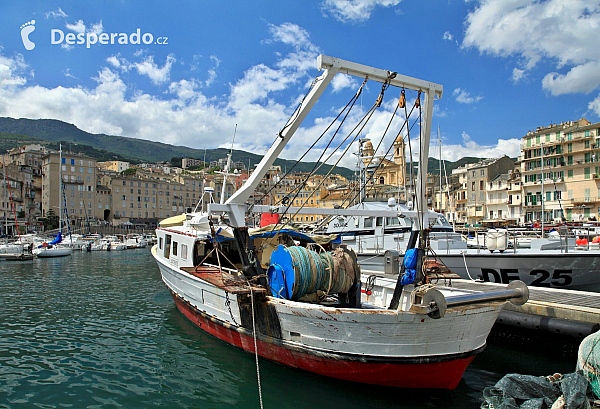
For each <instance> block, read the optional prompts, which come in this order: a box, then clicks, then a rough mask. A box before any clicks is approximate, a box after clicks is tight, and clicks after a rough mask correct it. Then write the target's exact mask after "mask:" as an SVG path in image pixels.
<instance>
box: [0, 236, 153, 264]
mask: <svg viewBox="0 0 600 409" xmlns="http://www.w3.org/2000/svg"><path fill="white" fill-rule="evenodd" d="M154 242H156V236H154V235H153V234H148V233H146V234H127V235H122V234H117V235H102V234H85V235H82V234H70V235H67V236H62V235H61V234H58V235H57V236H55V237H54V239H52V240H51V239H49V238H48V237H43V236H41V235H38V234H25V235H22V236H20V237H19V238H17V239H16V240H15V241H12V242H9V243H5V244H0V259H5V260H26V259H31V258H33V256H37V257H40V258H42V257H62V256H68V255H70V254H72V252H73V251H74V250H82V251H121V250H127V249H136V248H144V247H146V246H148V245H149V244H152V243H154ZM28 256H30V257H28Z"/></svg>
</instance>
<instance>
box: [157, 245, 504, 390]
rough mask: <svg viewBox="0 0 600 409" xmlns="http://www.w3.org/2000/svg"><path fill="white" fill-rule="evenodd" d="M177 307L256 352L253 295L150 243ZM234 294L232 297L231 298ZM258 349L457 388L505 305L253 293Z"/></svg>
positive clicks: (367, 379) (286, 358)
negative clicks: (386, 303)
mask: <svg viewBox="0 0 600 409" xmlns="http://www.w3.org/2000/svg"><path fill="white" fill-rule="evenodd" d="M152 254H153V256H154V257H155V259H156V261H157V263H158V266H159V268H160V271H161V274H162V278H163V281H164V283H165V284H166V286H167V287H168V288H169V290H170V291H171V293H172V295H173V298H174V300H175V303H176V305H177V307H178V309H179V310H180V311H181V312H182V313H183V314H184V315H185V316H186V317H188V318H189V319H190V320H191V321H192V322H193V323H195V324H196V325H198V326H199V327H200V328H201V329H203V330H205V331H206V332H208V333H210V334H212V335H214V336H216V337H218V338H220V339H222V340H224V341H226V342H228V343H230V344H232V345H235V346H237V347H239V348H242V349H243V350H245V351H247V352H250V353H254V352H255V350H254V338H253V336H252V320H251V315H250V314H249V311H251V308H250V305H249V303H250V299H249V297H248V295H237V296H236V295H234V294H232V293H228V292H227V291H225V290H223V289H222V288H219V287H217V286H215V285H213V284H211V283H210V282H208V281H205V280H203V279H202V278H199V277H197V276H195V275H194V274H191V273H188V272H187V271H184V270H181V269H179V268H178V267H177V262H176V261H175V260H165V259H164V258H163V257H161V256H160V255H159V254H157V246H154V247H153V249H152ZM228 300H229V303H228ZM254 302H255V303H256V304H257V305H256V306H255V314H256V317H255V322H256V330H257V345H258V354H259V355H260V356H262V357H264V358H267V359H269V360H272V361H275V362H279V363H281V364H284V365H288V366H291V367H294V368H300V369H305V370H309V371H312V372H316V373H320V374H323V375H327V376H332V377H336V378H340V379H346V380H351V381H357V382H364V383H372V384H380V385H388V386H402V387H422V388H445V389H453V388H455V387H456V386H457V385H458V382H459V381H460V379H461V376H462V373H463V372H464V370H465V369H466V367H467V366H468V364H469V363H470V362H471V361H472V359H473V358H474V356H475V355H476V354H477V353H479V352H481V351H482V350H483V348H484V347H485V345H486V338H487V336H488V334H489V332H490V330H491V328H492V326H493V324H494V322H495V320H496V318H497V316H498V314H499V312H500V310H501V309H502V306H503V303H487V304H485V305H478V306H468V307H462V308H455V309H449V310H448V311H447V312H446V315H445V316H444V317H442V318H440V319H433V318H430V317H429V316H427V315H423V314H415V313H411V312H407V311H393V310H387V309H385V308H384V307H380V308H377V309H372V308H371V309H370V308H334V307H328V306H324V305H319V304H310V303H303V302H294V301H289V300H283V299H277V298H273V297H270V296H266V297H262V298H261V297H259V296H255V301H254Z"/></svg>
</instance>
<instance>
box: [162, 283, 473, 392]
mask: <svg viewBox="0 0 600 409" xmlns="http://www.w3.org/2000/svg"><path fill="white" fill-rule="evenodd" d="M173 299H174V300H175V304H176V305H177V308H178V309H179V311H181V313H183V315H185V316H186V317H187V318H188V319H189V320H190V321H192V322H193V323H194V324H195V325H197V326H198V327H199V328H200V329H202V330H203V331H205V332H207V333H209V334H210V335H213V336H215V337H217V338H219V339H220V340H222V341H225V342H227V343H228V344H231V345H234V346H236V347H238V348H241V349H242V350H244V351H246V352H249V353H251V354H254V339H253V338H252V337H251V336H248V335H245V334H242V333H240V332H238V331H237V330H236V327H234V326H231V325H222V324H220V323H219V321H218V320H216V319H211V318H210V317H209V316H208V315H207V314H204V313H202V312H201V311H199V310H197V309H196V308H195V307H194V306H192V305H191V304H190V303H188V302H187V301H185V300H183V299H182V298H180V297H177V296H176V295H175V294H173ZM256 342H257V348H258V354H259V356H261V357H262V358H265V359H268V360H271V361H274V362H277V363H280V364H282V365H286V366H289V367H292V368H298V369H302V370H305V371H309V372H314V373H317V374H320V375H324V376H329V377H332V378H337V379H342V380H347V381H352V382H360V383H367V384H374V385H384V386H394V387H403V388H436V389H455V388H456V387H457V386H458V383H459V382H460V380H461V378H462V375H463V373H464V372H465V370H466V369H467V366H469V364H470V363H471V362H472V361H473V359H474V358H475V354H476V353H478V352H481V351H482V350H483V348H481V349H478V350H477V351H473V355H471V356H464V357H461V358H458V359H448V360H443V361H441V362H429V363H427V362H426V363H390V362H364V361H357V360H343V359H332V358H327V357H325V356H319V355H315V354H311V353H309V352H304V351H298V350H295V349H290V348H286V347H285V346H282V345H275V344H273V343H270V342H265V341H262V340H260V339H257V341H256ZM423 358H424V359H423V360H424V361H426V360H427V359H428V358H427V357H423Z"/></svg>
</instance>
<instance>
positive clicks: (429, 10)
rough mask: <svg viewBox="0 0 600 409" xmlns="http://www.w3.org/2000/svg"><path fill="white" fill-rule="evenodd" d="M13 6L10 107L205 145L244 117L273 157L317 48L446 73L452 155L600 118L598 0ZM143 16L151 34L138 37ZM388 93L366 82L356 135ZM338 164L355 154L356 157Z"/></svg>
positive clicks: (248, 133)
mask: <svg viewBox="0 0 600 409" xmlns="http://www.w3.org/2000/svg"><path fill="white" fill-rule="evenodd" d="M1 8H2V13H0V116H9V117H15V118H20V117H24V118H54V119H60V120H63V121H66V122H69V123H73V124H75V125H76V126H77V127H79V128H81V129H83V130H86V131H88V132H93V133H106V134H113V135H122V136H128V137H134V138H141V139H147V140H153V141H161V142H166V143H170V144H174V145H184V146H189V147H193V148H201V149H202V148H216V147H229V146H230V144H231V138H232V136H233V131H234V128H235V126H236V124H237V135H236V140H235V148H238V149H244V150H248V151H252V152H255V153H259V154H261V153H264V152H265V150H266V149H267V148H268V147H269V146H270V144H271V143H272V141H273V140H274V138H275V137H276V135H277V132H278V131H279V130H280V129H281V127H282V126H283V125H284V124H285V121H286V120H287V118H288V117H289V116H290V115H291V114H292V112H293V109H294V108H295V107H296V105H297V103H298V101H299V99H300V98H301V97H302V96H303V95H304V93H305V92H306V91H307V87H308V85H309V84H310V82H311V81H312V79H313V78H314V77H315V76H316V75H317V74H318V71H317V69H316V57H317V55H319V54H326V55H330V56H334V57H339V58H342V59H345V60H349V61H354V62H358V63H362V64H365V65H369V66H373V67H377V68H382V69H387V70H392V71H397V72H399V73H401V74H405V75H409V76H413V77H417V78H421V79H425V80H428V81H432V82H435V83H439V84H442V85H443V86H444V95H443V97H442V99H440V100H439V101H436V105H435V111H434V118H433V127H434V135H432V139H435V138H437V136H436V135H435V134H436V133H437V127H438V126H439V129H440V132H441V135H442V147H443V156H444V158H445V159H449V160H457V159H459V158H460V157H463V156H485V157H497V156H500V155H502V154H507V155H509V156H517V155H518V153H519V143H520V140H521V137H522V136H523V135H525V134H526V133H527V132H528V131H529V130H532V129H535V128H536V127H538V126H547V125H549V124H550V123H559V122H561V121H570V120H576V119H579V118H581V117H585V118H587V119H588V120H589V121H591V122H599V121H600V95H599V85H600V47H598V41H599V40H598V39H599V38H600V2H598V1H591V0H588V1H581V0H569V1H564V0H560V1H559V0H548V1H542V0H537V1H534V0H470V1H465V0H445V1H442V0H439V1H438V0H319V1H316V0H315V1H291V0H281V1H172V2H168V3H165V2H151V1H144V2H142V1H125V0H124V1H109V0H105V1H100V2H82V1H62V2H53V1H26V2H4V3H3V5H2V6H1ZM138 29H139V30H140V37H141V38H140V39H139V44H131V43H130V42H131V40H132V39H133V40H134V42H136V40H137V39H136V38H135V37H136V36H134V37H133V38H132V37H131V34H132V33H137V30H138ZM53 30H54V31H53ZM102 33H105V37H104V38H106V39H107V40H106V41H105V42H108V44H98V43H96V44H90V45H89V48H88V47H87V44H86V43H85V41H84V43H83V44H77V35H80V38H82V39H84V40H86V39H87V38H89V39H90V42H92V41H93V40H94V39H95V38H99V37H98V36H100V35H102ZM122 33H123V34H122ZM69 34H70V36H72V38H73V40H74V41H72V42H73V43H74V44H67V36H68V35H69ZM144 34H147V35H146V37H143V35H144ZM111 35H113V43H112V44H111V43H110V38H111ZM121 35H122V36H126V38H127V41H128V43H127V44H120V43H119V39H121V41H123V37H122V36H121ZM120 36H121V37H120ZM150 36H151V38H152V42H151V43H150V41H149V40H150ZM61 37H62V38H61ZM165 37H166V39H165ZM142 39H145V40H147V41H146V42H147V43H148V44H146V43H144V42H143V41H142ZM27 40H29V41H27ZM156 42H163V43H164V42H166V44H156ZM360 83H361V80H360V79H355V78H350V77H339V78H336V80H335V81H334V83H333V84H332V85H330V88H329V89H328V90H327V91H326V93H325V95H324V97H323V98H322V100H321V101H319V103H318V104H317V106H316V107H315V109H314V110H313V112H312V113H311V116H309V117H308V118H307V120H306V121H305V124H304V126H303V128H302V129H301V130H300V131H299V132H298V133H297V135H296V136H295V138H293V139H292V141H291V142H290V144H289V145H288V147H287V148H286V150H285V151H284V152H283V153H282V156H283V157H285V158H289V159H293V158H298V157H299V156H300V154H301V153H302V152H304V150H305V149H306V148H307V147H308V146H309V145H310V144H311V143H312V142H313V141H314V140H315V139H316V137H318V135H320V133H321V132H322V131H323V130H324V127H325V126H326V124H327V123H329V121H331V120H332V119H333V118H334V117H335V115H336V114H337V112H338V111H339V110H340V109H341V107H343V106H344V105H345V104H346V102H347V101H348V100H349V99H350V98H351V96H352V95H353V93H355V92H356V90H357V89H358V87H359V86H360ZM379 90H380V85H379V84H375V83H369V84H368V85H367V89H366V90H365V92H364V93H363V95H362V97H361V99H360V100H359V102H357V106H356V108H355V110H354V111H353V112H352V113H351V115H350V116H349V119H348V120H347V123H346V124H345V126H344V128H342V130H343V131H346V134H347V132H349V130H350V129H351V128H352V127H353V126H354V125H355V123H356V120H357V118H359V117H360V116H362V114H361V110H362V112H363V113H364V112H365V111H366V110H367V109H368V108H369V107H370V106H371V105H372V103H373V101H374V99H375V98H376V97H377V95H378V93H379ZM398 96H399V91H398V90H392V89H390V90H389V91H388V92H387V93H386V100H385V102H384V104H383V105H382V107H381V108H380V109H379V110H378V112H377V113H376V114H375V115H374V118H373V121H372V122H371V123H369V125H368V126H367V127H366V128H365V129H364V131H363V135H361V136H367V137H369V138H371V139H372V140H373V141H374V144H375V143H376V142H378V140H379V139H380V138H381V137H382V135H383V129H385V126H386V124H387V122H388V121H389V118H390V114H391V112H392V111H393V109H394V106H395V104H396V102H397V98H398ZM408 99H409V101H412V100H414V95H413V94H410V95H408ZM352 120H354V122H352ZM399 126H400V122H394V125H393V126H392V128H394V127H399ZM346 134H344V135H346ZM392 134H393V133H391V132H390V133H388V134H386V139H385V140H384V143H383V144H382V148H381V149H383V147H384V146H385V149H387V144H388V143H390V142H391V138H392V136H391V135H392ZM436 143H437V142H435V141H432V148H431V155H430V156H437V152H438V149H437V148H436V147H434V146H433V145H434V144H436ZM334 145H335V144H334ZM353 149H354V147H352V148H351V150H353ZM381 149H380V150H381ZM316 155H318V153H311V154H310V155H309V156H307V159H314V158H316V157H317V156H316ZM341 163H342V164H344V165H346V166H349V167H352V164H353V163H354V159H353V158H352V157H349V158H344V159H342V162H341Z"/></svg>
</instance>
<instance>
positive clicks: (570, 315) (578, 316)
mask: <svg viewBox="0 0 600 409" xmlns="http://www.w3.org/2000/svg"><path fill="white" fill-rule="evenodd" d="M452 286H453V287H456V288H461V289H468V290H479V291H493V290H497V289H498V288H502V287H504V285H502V284H496V283H483V282H477V281H471V280H463V279H459V280H452ZM504 309H505V310H509V311H515V312H521V313H524V314H531V315H540V316H543V317H548V318H560V319H565V320H571V321H579V322H593V323H600V294H599V293H593V292H588V291H578V290H563V289H559V288H552V289H550V288H540V287H532V286H529V301H527V302H526V303H525V304H524V305H521V306H516V305H513V304H510V303H509V304H507V305H506V306H505V307H504Z"/></svg>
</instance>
